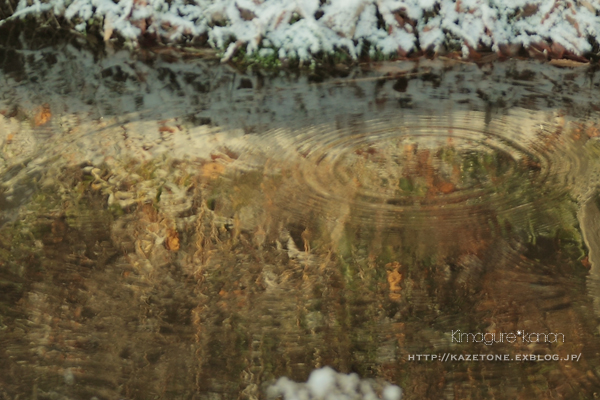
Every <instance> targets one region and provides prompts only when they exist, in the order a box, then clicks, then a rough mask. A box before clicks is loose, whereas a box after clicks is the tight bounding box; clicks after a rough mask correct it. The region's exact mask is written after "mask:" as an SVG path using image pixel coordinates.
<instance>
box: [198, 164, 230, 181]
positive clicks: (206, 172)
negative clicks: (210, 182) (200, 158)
mask: <svg viewBox="0 0 600 400" xmlns="http://www.w3.org/2000/svg"><path fill="white" fill-rule="evenodd" d="M223 171H225V167H224V166H223V165H221V164H219V163H216V162H211V163H207V164H204V165H203V166H202V175H203V176H205V177H207V178H210V179H216V178H218V177H219V175H221V174H222V173H223Z"/></svg>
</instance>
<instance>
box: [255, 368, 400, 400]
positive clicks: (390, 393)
mask: <svg viewBox="0 0 600 400" xmlns="http://www.w3.org/2000/svg"><path fill="white" fill-rule="evenodd" d="M382 396H383V397H379V396H377V394H376V392H375V390H374V389H373V386H372V385H371V383H370V382H369V381H367V380H361V379H360V378H359V377H358V375H357V374H342V373H339V372H335V371H334V370H333V369H332V368H330V367H324V368H321V369H317V370H314V371H313V372H311V374H310V376H309V377H308V381H307V382H306V383H296V382H293V381H291V380H289V379H288V378H285V377H284V378H279V380H278V381H277V382H276V383H275V384H273V385H271V386H270V387H269V389H268V390H267V397H268V398H270V399H274V398H279V397H283V400H382V399H383V400H400V399H401V398H402V389H400V388H399V387H398V386H395V385H390V384H388V385H387V386H386V387H385V388H384V389H383V391H382Z"/></svg>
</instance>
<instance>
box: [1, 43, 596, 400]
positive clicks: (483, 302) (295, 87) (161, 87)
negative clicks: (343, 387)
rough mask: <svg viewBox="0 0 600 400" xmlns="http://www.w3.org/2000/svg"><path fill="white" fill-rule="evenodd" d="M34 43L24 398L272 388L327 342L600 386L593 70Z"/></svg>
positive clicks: (338, 354) (457, 383) (533, 380)
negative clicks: (174, 56) (278, 60)
mask: <svg viewBox="0 0 600 400" xmlns="http://www.w3.org/2000/svg"><path fill="white" fill-rule="evenodd" d="M11 57H12V58H11V62H10V64H7V61H6V59H4V60H3V61H2V72H0V76H1V80H2V82H3V83H2V87H1V88H0V113H1V114H2V116H0V140H1V141H2V147H1V149H0V150H1V153H0V156H1V159H0V181H1V183H0V187H1V188H2V191H1V193H0V226H1V227H0V329H1V330H0V332H1V333H0V334H1V336H0V351H1V354H2V357H0V371H1V373H0V393H1V394H2V395H3V396H4V398H7V399H16V398H37V399H42V398H49V399H50V398H51V399H55V398H56V399H63V398H64V399H67V398H68V399H71V398H72V399H83V398H94V397H95V398H97V399H118V398H127V399H148V398H164V399H179V398H181V399H184V398H185V399H187V398H190V399H215V400H216V399H256V398H264V397H265V393H266V388H267V386H268V385H269V384H271V383H273V382H274V381H275V380H276V379H277V378H279V377H281V376H287V377H289V378H290V379H294V380H296V381H306V379H307V377H308V376H309V374H310V372H311V371H313V370H314V369H316V368H320V367H322V366H331V367H333V368H335V369H336V370H338V371H341V372H344V373H349V372H356V373H358V374H359V375H360V376H361V377H362V378H367V379H369V378H372V379H374V380H375V381H376V382H378V385H379V386H377V385H375V387H379V388H381V387H384V386H383V385H384V384H383V382H384V381H387V382H391V383H394V384H397V385H399V386H401V387H402V388H403V390H404V395H405V398H407V399H423V398H427V399H440V398H444V399H465V398H474V399H480V398H498V399H500V398H507V399H509V398H510V399H513V398H565V399H570V398H595V396H598V393H600V342H599V341H598V316H599V315H600V314H599V313H600V311H599V310H600V296H599V295H598V281H599V280H598V276H599V271H598V268H599V267H598V265H599V262H600V259H598V257H599V254H600V239H599V236H598V235H599V227H600V225H599V221H600V211H599V209H600V207H599V203H598V195H597V185H598V174H599V173H600V162H599V161H598V160H599V158H598V156H599V155H600V144H599V143H598V137H600V126H599V125H598V120H599V119H598V116H599V115H598V110H599V108H598V107H599V105H598V104H600V103H599V100H600V99H599V97H598V94H597V93H598V89H599V86H600V82H599V81H598V78H597V77H596V76H595V74H594V73H593V71H591V70H568V69H556V68H553V67H551V66H548V65H543V64H536V63H531V62H516V61H508V62H504V63H496V64H493V65H492V66H489V65H484V66H477V65H469V64H460V63H452V62H450V61H422V62H420V63H410V62H405V63H394V64H382V65H372V66H370V67H369V68H362V69H361V68H357V69H355V70H353V71H352V72H351V73H350V75H349V76H348V77H345V78H325V79H323V78H322V77H320V76H316V75H315V74H312V75H300V76H294V75H286V74H283V73H282V74H278V75H276V76H269V77H266V76H263V75H261V74H258V73H255V74H251V73H248V74H240V73H239V72H236V71H233V70H230V69H228V67H224V66H218V65H211V64H208V63H205V62H203V61H198V60H192V61H187V62H186V61H179V62H170V61H171V60H169V61H165V60H162V59H161V58H160V57H157V58H156V59H151V60H150V61H149V60H148V59H146V60H145V62H142V61H141V60H135V59H133V58H132V57H131V56H130V55H127V54H124V53H117V54H114V55H111V56H107V57H105V58H102V59H99V60H94V59H93V57H92V56H91V55H87V54H86V53H83V52H79V51H77V50H75V49H74V48H71V47H68V46H67V47H65V48H63V49H61V50H60V51H55V50H50V49H47V50H41V51H26V50H21V51H18V52H14V54H12V55H11ZM7 65H8V66H10V68H9V67H8V66H7ZM67 71H68V72H69V73H68V74H67V73H66V72H67ZM457 331H460V332H462V333H473V334H476V333H478V332H479V333H481V334H492V333H493V334H494V335H495V336H494V337H495V338H499V337H500V335H501V334H508V333H515V332H517V331H525V332H528V333H535V334H536V335H535V337H537V338H539V337H540V336H539V335H537V334H538V333H543V334H544V335H547V334H549V333H552V334H554V335H556V334H562V336H561V337H564V342H560V343H527V342H525V343H524V342H523V340H522V339H519V340H515V341H513V342H510V341H507V340H505V341H503V342H502V343H494V344H492V345H486V344H485V343H466V342H465V341H462V342H457V341H456V338H457V336H456V335H453V332H457ZM544 337H546V338H548V336H544ZM553 337H556V336H553ZM521 338H522V336H521ZM425 354H427V355H431V354H436V355H439V356H440V358H441V357H442V355H444V354H446V355H454V356H459V355H463V357H466V355H467V354H469V355H470V354H479V355H484V356H487V355H494V356H496V355H501V356H502V357H504V356H505V355H506V357H509V358H515V357H517V355H527V356H530V355H536V356H540V357H542V358H544V357H545V356H548V357H550V358H551V357H552V356H554V355H556V356H558V357H560V358H561V360H559V361H542V362H534V361H513V362H510V361H487V360H486V361H472V360H469V361H466V360H458V359H449V360H445V361H439V360H436V361H425V360H424V359H422V360H418V359H415V357H417V355H425ZM571 355H578V356H579V357H578V359H577V360H571V359H569V361H566V360H565V359H566V358H567V357H571ZM444 357H445V356H444ZM481 357H483V356H481Z"/></svg>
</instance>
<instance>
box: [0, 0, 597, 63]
mask: <svg viewBox="0 0 600 400" xmlns="http://www.w3.org/2000/svg"><path fill="white" fill-rule="evenodd" d="M115 1H116V2H114V1H112V0H19V2H18V6H17V8H16V9H15V10H14V13H13V14H12V15H11V16H10V17H9V18H7V19H5V20H2V21H0V25H2V24H3V23H5V22H6V21H8V20H11V19H16V18H23V17H26V16H42V15H44V14H45V13H52V14H54V15H56V16H60V17H64V18H65V19H66V20H68V21H70V22H71V23H72V24H73V26H74V28H75V29H76V30H78V31H81V32H85V31H86V30H87V29H88V28H89V27H90V26H91V25H93V24H98V23H99V24H101V29H102V30H103V33H104V39H105V40H109V39H110V38H111V37H112V35H113V34H119V35H121V36H122V37H124V38H126V39H129V40H130V41H132V42H134V43H135V42H136V41H137V40H138V39H139V38H140V36H142V35H151V36H153V37H156V38H158V39H159V40H162V41H165V42H180V41H185V40H186V39H189V38H191V37H197V36H201V35H207V37H208V43H209V44H210V45H211V46H213V47H215V48H217V49H220V50H222V51H223V52H224V57H223V59H224V60H228V59H230V58H231V57H232V56H233V55H234V53H235V52H236V51H237V50H238V49H239V48H242V47H245V50H246V54H249V55H250V54H254V55H257V56H259V57H264V58H266V57H274V58H277V57H278V58H280V59H284V58H297V59H300V60H302V61H308V60H310V59H312V58H313V57H314V56H315V55H316V54H319V53H333V52H335V51H337V50H341V49H344V51H345V52H347V53H348V54H349V56H350V57H352V58H353V59H357V58H358V56H359V55H360V54H361V53H362V52H363V50H364V49H365V46H367V45H368V46H369V52H370V55H371V56H374V55H376V53H378V52H379V53H380V54H381V55H388V56H389V55H393V54H398V55H405V54H407V53H409V52H411V51H413V50H417V49H419V48H420V49H421V50H432V51H434V52H438V51H440V50H442V49H443V47H444V46H445V45H447V44H449V43H452V44H454V45H457V46H460V47H461V48H462V52H463V55H465V56H468V55H469V54H470V52H471V51H473V50H477V49H480V48H491V50H493V51H496V52H503V51H506V50H505V49H506V48H508V47H510V46H513V48H514V46H519V47H520V46H523V47H524V48H525V49H527V48H535V49H537V50H538V51H539V52H541V53H544V52H550V51H554V52H558V53H559V54H560V55H562V54H563V53H564V52H567V53H570V54H573V55H581V54H585V53H588V52H590V51H591V50H592V46H591V44H590V42H592V41H596V42H597V43H598V42H600V0H325V1H320V0H115ZM559 58H560V57H559Z"/></svg>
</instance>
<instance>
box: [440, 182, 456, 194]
mask: <svg viewBox="0 0 600 400" xmlns="http://www.w3.org/2000/svg"><path fill="white" fill-rule="evenodd" d="M437 189H438V190H439V191H440V192H442V193H444V194H448V193H452V192H454V185H453V184H452V183H450V182H441V183H439V184H438V185H437Z"/></svg>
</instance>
